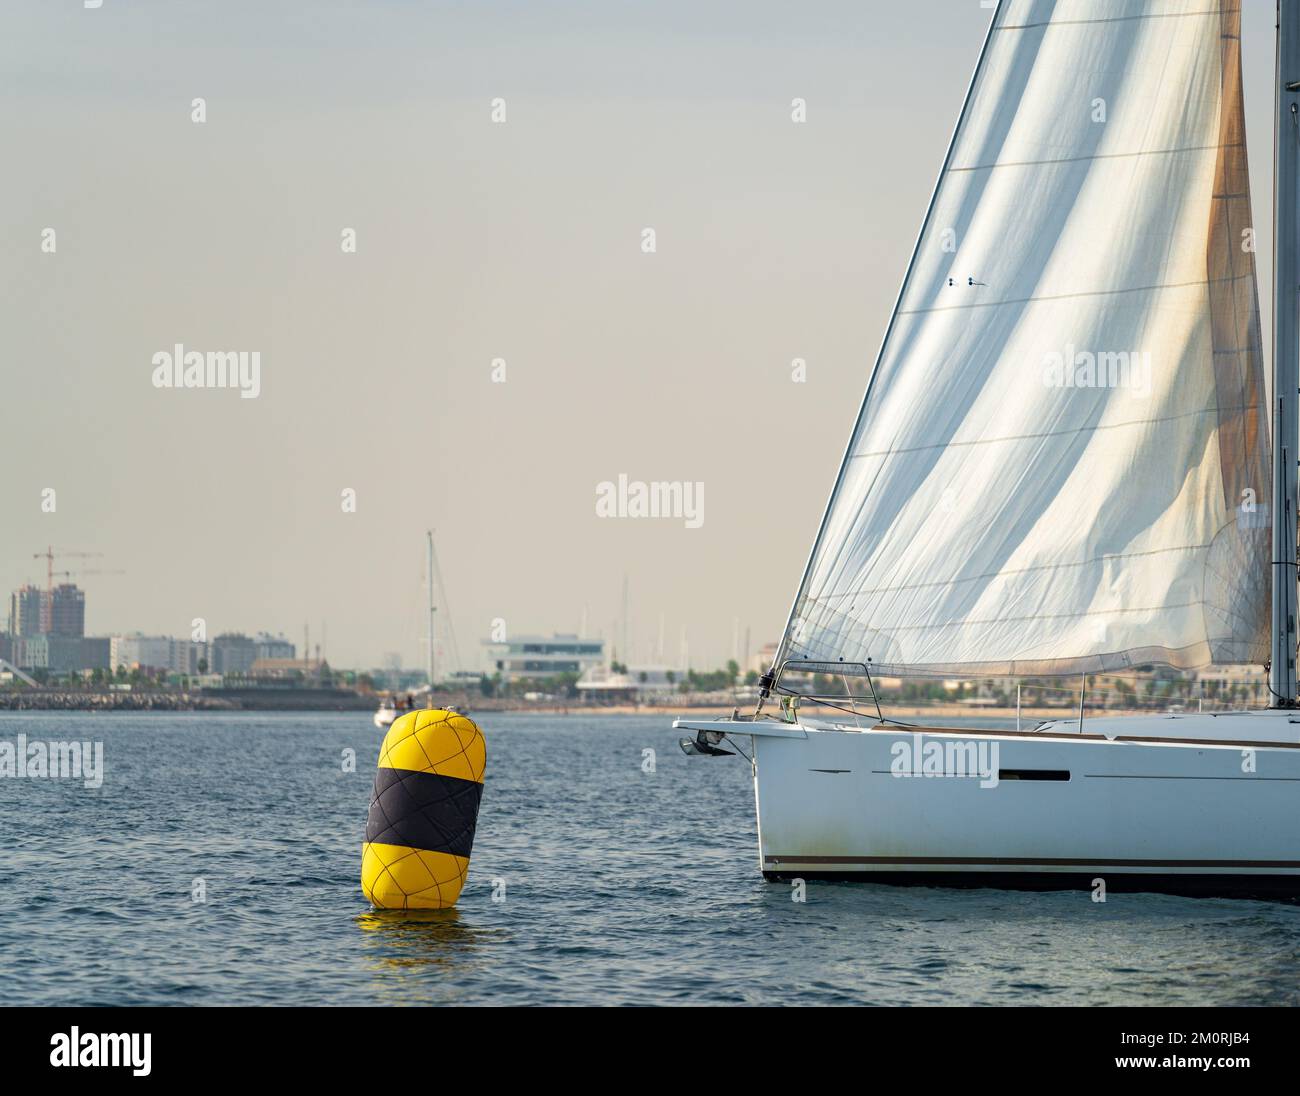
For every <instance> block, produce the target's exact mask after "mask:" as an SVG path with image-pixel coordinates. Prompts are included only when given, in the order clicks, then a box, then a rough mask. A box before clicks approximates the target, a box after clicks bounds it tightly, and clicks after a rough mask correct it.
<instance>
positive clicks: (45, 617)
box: [32, 545, 104, 632]
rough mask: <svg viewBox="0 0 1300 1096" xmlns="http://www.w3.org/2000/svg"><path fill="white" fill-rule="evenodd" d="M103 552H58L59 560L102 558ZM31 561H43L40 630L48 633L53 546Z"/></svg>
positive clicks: (52, 602)
mask: <svg viewBox="0 0 1300 1096" xmlns="http://www.w3.org/2000/svg"><path fill="white" fill-rule="evenodd" d="M103 554H104V553H103V552H60V553H59V558H60V559H67V558H68V557H70V556H75V557H76V558H78V559H91V558H93V557H95V556H102V555H103ZM32 559H43V560H45V601H44V604H42V605H41V630H42V631H45V632H48V631H49V630H50V613H51V612H52V611H53V608H52V607H53V604H54V546H53V545H49V546H47V547H46V549H45V551H44V552H36V553H34V554H33V555H32Z"/></svg>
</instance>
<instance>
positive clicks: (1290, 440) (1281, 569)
mask: <svg viewBox="0 0 1300 1096" xmlns="http://www.w3.org/2000/svg"><path fill="white" fill-rule="evenodd" d="M1276 79H1277V97H1276V127H1275V131H1276V132H1275V139H1276V143H1275V145H1274V169H1275V171H1276V177H1275V179H1274V186H1273V292H1274V302H1273V420H1274V421H1273V626H1272V656H1271V663H1270V672H1269V689H1270V692H1271V693H1272V706H1273V707H1275V708H1279V707H1280V708H1286V707H1291V706H1293V705H1294V704H1295V697H1296V665H1295V662H1296V470H1297V462H1296V445H1297V440H1300V407H1298V406H1297V404H1298V403H1300V342H1298V341H1297V337H1298V336H1300V328H1298V327H1297V307H1296V306H1297V297H1298V295H1300V273H1298V272H1297V266H1296V261H1297V249H1298V248H1300V236H1298V235H1297V219H1298V217H1300V210H1298V209H1297V204H1298V203H1300V190H1298V189H1297V182H1298V181H1300V172H1298V171H1297V169H1298V168H1300V0H1278V5H1277V72H1276Z"/></svg>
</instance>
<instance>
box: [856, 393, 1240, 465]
mask: <svg viewBox="0 0 1300 1096" xmlns="http://www.w3.org/2000/svg"><path fill="white" fill-rule="evenodd" d="M1254 410H1257V408H1256V407H1255V405H1254V404H1246V405H1245V406H1242V407H1217V406H1216V407H1202V408H1200V409H1198V410H1196V411H1184V412H1183V413H1182V414H1180V415H1162V416H1160V417H1159V418H1154V419H1125V420H1124V421H1123V422H1108V423H1098V424H1097V425H1088V426H1076V427H1073V428H1071V429H1069V430H1045V431H1043V432H1041V433H1037V434H1006V435H1004V436H1002V437H998V438H972V439H969V440H967V441H952V440H948V441H940V442H935V443H934V444H933V445H914V446H909V447H908V448H906V449H875V450H872V451H871V452H869V453H854V454H853V457H852V459H853V460H863V459H866V458H868V457H897V456H902V455H903V454H906V453H925V452H928V451H929V450H931V449H956V448H958V447H969V446H972V445H997V444H999V443H1000V442H1010V441H1042V440H1043V439H1044V438H1067V437H1069V436H1070V435H1072V434H1092V433H1096V432H1097V431H1099V430H1122V429H1124V428H1126V427H1129V426H1156V425H1159V424H1161V423H1167V422H1178V421H1179V420H1180V419H1194V418H1196V416H1198V415H1219V414H1221V413H1223V412H1224V411H1254Z"/></svg>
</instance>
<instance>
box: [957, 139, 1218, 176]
mask: <svg viewBox="0 0 1300 1096" xmlns="http://www.w3.org/2000/svg"><path fill="white" fill-rule="evenodd" d="M1241 147H1242V146H1241V143H1240V142H1238V143H1236V144H1231V145H1184V146H1182V147H1180V148H1144V149H1138V150H1137V151H1136V152H1098V153H1095V154H1094V155H1091V156H1064V157H1062V158H1061V159H1059V160H999V161H997V162H996V163H992V164H972V165H971V166H970V167H950V168H949V169H948V174H949V175H956V174H958V173H960V172H969V171H992V170H993V169H994V168H999V167H1050V166H1051V165H1052V164H1083V163H1090V162H1092V161H1093V160H1131V159H1133V158H1134V157H1136V156H1174V155H1177V154H1178V153H1180V152H1222V151H1223V150H1224V149H1225V148H1241Z"/></svg>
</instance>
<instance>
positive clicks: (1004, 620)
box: [827, 601, 1205, 635]
mask: <svg viewBox="0 0 1300 1096" xmlns="http://www.w3.org/2000/svg"><path fill="white" fill-rule="evenodd" d="M1204 605H1205V602H1204V601H1188V602H1184V603H1183V604H1180V605H1147V606H1143V607H1139V608H1136V609H1104V610H1101V611H1100V612H1095V613H1094V612H1089V611H1087V610H1084V611H1082V612H1078V613H1034V614H1032V615H1030V616H1015V617H1013V616H1006V617H989V618H987V619H985V620H971V619H969V618H963V619H961V620H945V621H943V622H941V623H938V624H889V625H880V626H874V625H873V626H870V627H871V631H873V632H880V633H882V634H884V635H893V634H894V633H896V632H933V631H937V630H939V629H941V628H965V627H968V626H970V625H988V624H1019V623H1022V622H1024V621H1027V620H1079V619H1084V620H1086V619H1088V618H1089V617H1097V618H1106V617H1116V616H1121V615H1123V614H1125V613H1160V612H1166V611H1168V610H1170V609H1198V608H1201V607H1202V606H1204ZM827 608H828V609H830V610H831V612H838V610H836V609H832V608H831V607H830V606H827ZM850 619H852V618H850Z"/></svg>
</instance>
